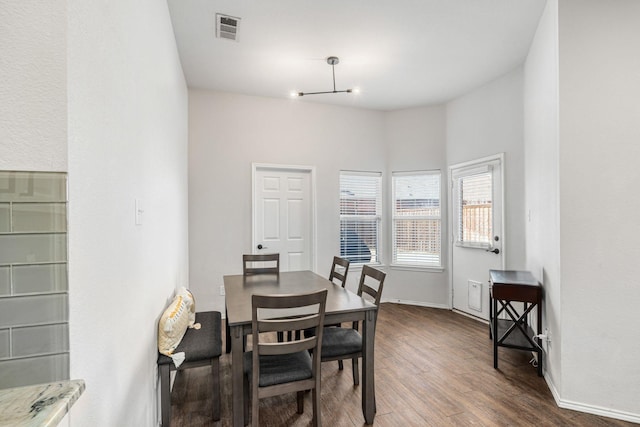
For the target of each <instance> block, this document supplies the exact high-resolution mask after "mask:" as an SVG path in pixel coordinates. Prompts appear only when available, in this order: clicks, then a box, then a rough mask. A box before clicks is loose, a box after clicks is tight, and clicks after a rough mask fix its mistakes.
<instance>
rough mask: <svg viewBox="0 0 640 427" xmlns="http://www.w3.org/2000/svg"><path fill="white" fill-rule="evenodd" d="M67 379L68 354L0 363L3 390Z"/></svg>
mask: <svg viewBox="0 0 640 427" xmlns="http://www.w3.org/2000/svg"><path fill="white" fill-rule="evenodd" d="M67 379H69V355H68V354H55V355H51V356H42V357H32V358H27V359H11V360H2V361H0V384H2V386H3V387H4V388H12V387H21V386H26V385H33V384H43V383H50V382H54V381H61V380H67Z"/></svg>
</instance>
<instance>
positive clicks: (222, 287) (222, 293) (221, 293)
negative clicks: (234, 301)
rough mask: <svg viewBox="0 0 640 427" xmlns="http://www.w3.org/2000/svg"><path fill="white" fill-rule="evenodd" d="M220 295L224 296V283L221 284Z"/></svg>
mask: <svg viewBox="0 0 640 427" xmlns="http://www.w3.org/2000/svg"><path fill="white" fill-rule="evenodd" d="M220 295H222V296H224V285H220Z"/></svg>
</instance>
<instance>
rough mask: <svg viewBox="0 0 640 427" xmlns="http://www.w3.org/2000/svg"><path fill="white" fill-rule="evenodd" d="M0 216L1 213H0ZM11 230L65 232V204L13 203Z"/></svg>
mask: <svg viewBox="0 0 640 427" xmlns="http://www.w3.org/2000/svg"><path fill="white" fill-rule="evenodd" d="M0 215H1V213H0ZM12 218H13V221H12V228H13V229H12V230H11V231H13V232H14V233H15V232H18V233H19V232H29V231H31V232H33V231H57V232H65V231H67V205H66V204H65V203H14V204H13V210H12Z"/></svg>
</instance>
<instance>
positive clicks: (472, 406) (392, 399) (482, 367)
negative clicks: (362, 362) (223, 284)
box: [171, 303, 635, 427]
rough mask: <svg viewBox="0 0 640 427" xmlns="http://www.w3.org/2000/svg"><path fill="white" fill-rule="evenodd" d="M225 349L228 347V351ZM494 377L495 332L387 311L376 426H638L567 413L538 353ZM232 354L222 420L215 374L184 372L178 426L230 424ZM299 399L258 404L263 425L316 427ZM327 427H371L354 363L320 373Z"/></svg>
mask: <svg viewBox="0 0 640 427" xmlns="http://www.w3.org/2000/svg"><path fill="white" fill-rule="evenodd" d="M223 348H224V346H223ZM498 351H499V370H494V369H493V350H492V343H491V340H490V339H489V334H488V326H487V325H485V324H483V323H481V322H478V321H476V320H473V319H469V318H467V317H465V316H462V315H460V314H456V313H453V312H451V311H448V310H442V309H432V308H425V307H415V306H408V305H399V304H391V303H384V304H381V307H380V312H379V317H378V323H377V331H376V359H375V363H376V365H375V372H376V397H377V409H378V412H377V414H376V417H375V421H374V425H375V426H380V427H385V426H398V427H400V426H402V427H404V426H470V425H473V426H533V425H535V426H596V427H597V426H632V425H635V424H632V423H627V422H623V421H619V420H614V419H610V418H604V417H598V416H595V415H589V414H584V413H581V412H575V411H571V410H567V409H560V408H558V407H557V406H556V404H555V401H554V400H553V397H552V395H551V392H550V391H549V389H548V387H547V384H546V382H545V381H544V379H543V378H540V377H538V376H537V373H536V369H535V368H534V367H532V366H531V365H530V364H529V360H530V359H531V353H527V352H520V351H514V350H510V349H504V348H500V349H499V350H498ZM230 359H231V357H230V355H228V354H223V356H222V357H221V359H220V365H221V366H220V373H221V376H222V378H221V384H222V419H221V421H219V422H215V423H214V422H213V421H212V420H211V408H212V406H211V405H212V402H211V392H210V390H211V379H210V368H209V367H202V368H193V369H188V370H186V371H180V372H179V373H178V376H177V377H176V381H175V385H174V389H173V392H172V422H171V425H172V426H174V427H206V426H230V425H232V423H231V366H230ZM295 402H296V400H295V395H294V394H292V395H291V396H281V397H274V398H270V399H264V400H261V401H260V425H261V426H265V427H269V426H308V425H311V414H312V408H311V398H310V395H308V397H307V398H306V399H305V408H304V414H302V415H299V414H297V413H296V403H295ZM322 424H323V425H324V426H331V427H334V426H336V427H353V426H363V425H365V424H364V418H363V416H362V410H361V400H360V387H359V386H358V387H354V385H353V380H352V377H351V363H350V362H345V363H344V370H343V371H339V370H338V363H337V362H331V363H324V364H323V365H322Z"/></svg>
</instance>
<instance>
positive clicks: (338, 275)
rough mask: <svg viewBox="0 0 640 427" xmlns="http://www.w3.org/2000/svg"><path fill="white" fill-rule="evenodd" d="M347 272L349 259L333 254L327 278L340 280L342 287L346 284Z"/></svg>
mask: <svg viewBox="0 0 640 427" xmlns="http://www.w3.org/2000/svg"><path fill="white" fill-rule="evenodd" d="M340 267H341V268H340ZM348 272H349V260H348V259H344V258H340V257H337V256H334V257H333V264H331V273H329V280H331V281H332V282H333V283H335V281H334V279H337V280H338V281H339V282H340V285H342V287H343V288H344V287H345V285H346V284H347V273H348Z"/></svg>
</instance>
